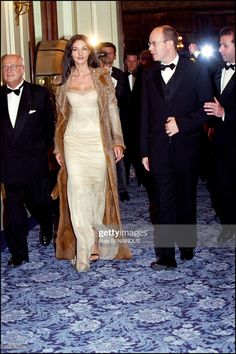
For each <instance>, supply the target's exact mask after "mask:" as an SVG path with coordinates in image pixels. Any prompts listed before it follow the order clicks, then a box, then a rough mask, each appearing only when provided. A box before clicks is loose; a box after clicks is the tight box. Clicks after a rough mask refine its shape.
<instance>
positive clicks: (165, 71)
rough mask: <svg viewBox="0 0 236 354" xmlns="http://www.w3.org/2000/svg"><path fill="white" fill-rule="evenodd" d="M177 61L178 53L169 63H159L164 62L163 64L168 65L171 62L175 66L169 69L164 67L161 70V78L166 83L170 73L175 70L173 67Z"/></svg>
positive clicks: (170, 75)
mask: <svg viewBox="0 0 236 354" xmlns="http://www.w3.org/2000/svg"><path fill="white" fill-rule="evenodd" d="M178 61H179V55H178V54H177V55H176V57H175V59H174V60H173V61H172V62H170V63H168V64H167V63H161V64H164V65H169V64H171V63H173V64H175V67H174V69H173V70H171V68H166V69H165V70H161V76H162V78H163V80H164V81H165V83H166V84H167V82H168V81H169V80H170V78H171V77H172V75H173V74H174V72H175V69H176V65H177V64H178Z"/></svg>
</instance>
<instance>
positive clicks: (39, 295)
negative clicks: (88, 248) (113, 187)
mask: <svg viewBox="0 0 236 354" xmlns="http://www.w3.org/2000/svg"><path fill="white" fill-rule="evenodd" d="M129 193H130V197H131V199H130V201H129V202H126V203H121V205H120V207H121V215H122V223H123V228H124V229H125V230H127V234H129V236H130V237H128V240H129V244H130V247H131V250H132V253H133V259H132V260H129V261H101V260H99V261H97V262H93V263H92V264H91V269H90V271H88V272H86V273H77V272H76V271H75V270H74V269H73V268H72V266H71V264H70V262H69V261H62V260H60V261H58V260H56V259H55V256H54V247H53V244H51V245H49V246H48V247H46V248H45V247H43V246H41V245H40V244H39V227H38V225H36V226H35V227H34V228H33V229H32V230H31V231H30V233H29V238H28V239H29V249H30V262H29V263H25V264H23V265H22V266H20V267H18V268H11V267H9V266H7V260H8V259H9V252H8V250H7V249H5V250H3V251H2V257H1V265H2V266H1V276H2V307H1V308H2V317H1V325H2V326H1V352H2V353H235V297H234V295H235V281H234V278H235V277H234V273H235V265H234V264H235V245H234V244H233V243H232V241H231V242H230V241H228V242H226V243H224V244H221V245H219V244H218V243H217V235H218V234H219V232H220V230H221V226H220V225H219V224H218V223H217V221H216V220H215V217H214V216H215V215H214V211H213V210H212V207H211V203H210V199H209V195H208V192H207V189H206V186H205V183H204V181H200V182H199V188H198V238H199V244H198V247H197V248H196V253H195V257H194V259H193V260H191V261H185V262H183V261H181V260H180V258H179V251H178V250H176V254H177V256H176V261H177V263H178V267H177V268H176V269H174V270H169V271H165V270H163V271H159V272H155V271H153V270H152V269H151V268H150V267H149V265H150V262H151V261H153V260H155V257H154V250H153V245H152V225H151V223H150V221H149V214H148V200H147V197H146V192H145V190H144V188H142V187H137V185H136V182H135V179H133V180H132V181H131V184H130V186H129Z"/></svg>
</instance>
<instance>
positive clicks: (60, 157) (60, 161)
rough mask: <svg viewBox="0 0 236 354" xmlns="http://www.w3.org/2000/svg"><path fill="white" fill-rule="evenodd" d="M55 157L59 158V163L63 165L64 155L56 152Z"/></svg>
mask: <svg viewBox="0 0 236 354" xmlns="http://www.w3.org/2000/svg"><path fill="white" fill-rule="evenodd" d="M55 158H56V160H57V162H58V163H59V165H60V166H61V165H62V156H61V154H60V153H59V152H58V153H57V154H55Z"/></svg>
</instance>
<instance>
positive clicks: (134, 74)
mask: <svg viewBox="0 0 236 354" xmlns="http://www.w3.org/2000/svg"><path fill="white" fill-rule="evenodd" d="M130 75H133V76H134V77H136V75H137V73H130V72H129V73H128V76H130Z"/></svg>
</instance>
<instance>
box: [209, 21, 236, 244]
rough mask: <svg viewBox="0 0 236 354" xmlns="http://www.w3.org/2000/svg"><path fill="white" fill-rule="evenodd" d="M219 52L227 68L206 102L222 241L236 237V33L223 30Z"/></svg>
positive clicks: (211, 178)
mask: <svg viewBox="0 0 236 354" xmlns="http://www.w3.org/2000/svg"><path fill="white" fill-rule="evenodd" d="M219 52H220V54H221V56H222V59H223V61H224V63H225V65H224V66H223V67H222V68H220V69H219V70H218V72H217V73H216V75H215V86H216V97H215V98H214V100H213V101H209V102H206V103H205V106H204V108H205V111H206V112H207V114H208V115H209V116H211V118H212V119H211V122H210V123H211V127H212V128H213V130H212V132H213V133H212V134H211V152H212V156H211V168H210V176H209V189H210V192H211V197H212V199H213V202H214V204H213V205H214V207H215V209H216V211H217V213H218V215H219V218H220V222H221V224H222V225H223V228H222V232H221V233H220V235H219V236H218V241H220V242H223V241H226V240H229V239H231V238H233V235H235V231H236V226H235V225H236V212H235V200H236V104H235V103H236V102H235V30H234V28H233V27H230V26H227V27H224V28H222V29H221V31H220V48H219Z"/></svg>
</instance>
